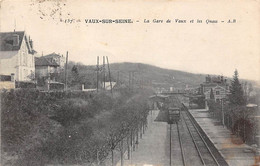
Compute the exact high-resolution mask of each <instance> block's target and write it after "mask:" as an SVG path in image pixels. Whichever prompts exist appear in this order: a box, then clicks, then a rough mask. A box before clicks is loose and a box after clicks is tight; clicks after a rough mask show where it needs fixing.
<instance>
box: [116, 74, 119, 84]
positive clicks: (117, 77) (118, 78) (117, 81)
mask: <svg viewBox="0 0 260 166" xmlns="http://www.w3.org/2000/svg"><path fill="white" fill-rule="evenodd" d="M116 82H117V84H119V71H118V72H117V81H116Z"/></svg>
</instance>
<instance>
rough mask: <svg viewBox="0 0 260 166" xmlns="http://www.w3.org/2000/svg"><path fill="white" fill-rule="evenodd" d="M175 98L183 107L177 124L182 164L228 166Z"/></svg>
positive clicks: (186, 165)
mask: <svg viewBox="0 0 260 166" xmlns="http://www.w3.org/2000/svg"><path fill="white" fill-rule="evenodd" d="M176 100H177V102H178V103H179V104H178V105H181V106H182V107H184V109H183V111H181V121H180V122H179V123H178V124H177V130H178V138H179V146H180V149H181V156H182V159H181V160H182V164H183V165H184V166H189V165H203V166H228V164H227V162H226V161H225V159H224V158H223V157H222V156H221V155H220V153H219V152H218V150H217V149H216V148H215V146H214V144H213V143H212V142H211V141H210V140H209V138H208V137H207V135H206V134H205V133H204V131H203V130H202V129H201V128H200V126H199V125H198V124H197V123H196V121H195V119H194V118H193V117H192V116H191V115H190V113H189V112H188V109H187V107H185V105H183V104H182V103H181V102H180V101H179V99H178V98H177V97H176Z"/></svg>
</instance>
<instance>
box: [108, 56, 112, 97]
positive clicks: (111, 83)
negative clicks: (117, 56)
mask: <svg viewBox="0 0 260 166" xmlns="http://www.w3.org/2000/svg"><path fill="white" fill-rule="evenodd" d="M107 67H108V74H109V82H110V88H111V94H112V95H113V89H112V82H111V73H110V68H109V62H108V57H107Z"/></svg>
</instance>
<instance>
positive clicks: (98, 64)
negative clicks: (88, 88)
mask: <svg viewBox="0 0 260 166" xmlns="http://www.w3.org/2000/svg"><path fill="white" fill-rule="evenodd" d="M98 75H99V56H97V92H98V83H99V82H98Z"/></svg>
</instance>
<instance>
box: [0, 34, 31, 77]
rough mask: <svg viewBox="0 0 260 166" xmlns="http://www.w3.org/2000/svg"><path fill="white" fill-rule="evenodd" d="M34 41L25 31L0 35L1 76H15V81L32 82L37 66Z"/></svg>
mask: <svg viewBox="0 0 260 166" xmlns="http://www.w3.org/2000/svg"><path fill="white" fill-rule="evenodd" d="M35 53H36V51H35V50H34V49H33V41H32V40H31V39H30V37H28V36H27V35H26V34H25V32H24V31H18V32H1V33H0V75H7V76H10V75H13V76H14V80H15V81H22V82H30V81H32V80H33V78H34V73H35V65H34V63H35V62H34V55H35Z"/></svg>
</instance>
